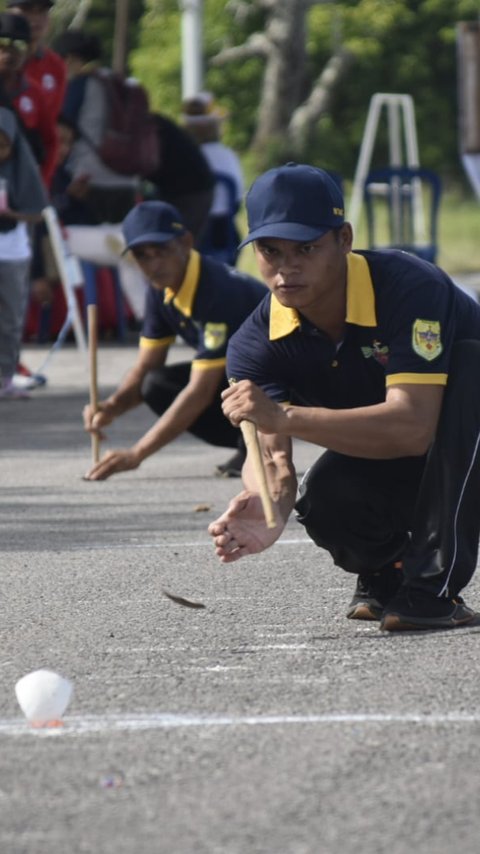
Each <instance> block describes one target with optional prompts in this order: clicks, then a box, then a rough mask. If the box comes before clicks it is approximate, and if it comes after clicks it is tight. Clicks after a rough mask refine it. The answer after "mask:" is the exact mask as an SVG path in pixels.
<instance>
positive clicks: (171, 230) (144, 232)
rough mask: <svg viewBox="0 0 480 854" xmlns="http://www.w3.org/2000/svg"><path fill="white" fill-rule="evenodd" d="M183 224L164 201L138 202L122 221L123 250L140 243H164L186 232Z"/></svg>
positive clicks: (176, 213)
mask: <svg viewBox="0 0 480 854" xmlns="http://www.w3.org/2000/svg"><path fill="white" fill-rule="evenodd" d="M186 230H187V229H186V228H185V224H184V222H183V220H182V217H181V216H180V214H179V212H178V211H177V209H176V208H174V207H173V205H167V203H166V202H140V204H138V205H136V206H135V207H134V208H132V210H131V211H129V212H128V214H127V216H126V217H125V219H124V220H123V222H122V232H123V236H124V238H125V244H126V247H125V252H127V251H128V250H129V249H133V247H134V246H138V245H139V244H140V243H166V242H167V240H173V239H174V238H175V237H180V236H181V235H182V234H185V232H186Z"/></svg>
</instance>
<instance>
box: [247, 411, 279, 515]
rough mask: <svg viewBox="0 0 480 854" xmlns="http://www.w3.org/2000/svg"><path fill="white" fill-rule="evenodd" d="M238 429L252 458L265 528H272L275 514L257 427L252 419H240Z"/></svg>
mask: <svg viewBox="0 0 480 854" xmlns="http://www.w3.org/2000/svg"><path fill="white" fill-rule="evenodd" d="M240 430H241V431H242V435H243V438H244V441H245V445H246V446H247V451H248V452H249V453H250V458H251V460H252V466H253V471H254V473H255V478H256V480H257V484H258V491H259V493H260V498H261V501H262V507H263V512H264V514H265V522H266V523H267V528H274V527H275V525H276V522H275V514H274V512H273V506H272V499H271V498H270V493H269V491H268V485H267V476H266V474H265V466H264V465H263V457H262V451H261V449H260V445H259V442H258V436H257V428H256V427H255V424H253V422H252V421H241V422H240Z"/></svg>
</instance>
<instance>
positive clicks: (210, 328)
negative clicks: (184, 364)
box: [203, 323, 228, 350]
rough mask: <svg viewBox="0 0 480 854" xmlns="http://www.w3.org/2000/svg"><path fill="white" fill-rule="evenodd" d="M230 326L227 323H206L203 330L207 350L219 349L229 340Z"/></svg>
mask: <svg viewBox="0 0 480 854" xmlns="http://www.w3.org/2000/svg"><path fill="white" fill-rule="evenodd" d="M227 333H228V327H227V324H226V323H206V324H205V329H204V331H203V341H204V343H205V347H206V348H207V350H218V349H219V348H220V347H223V345H224V344H225V342H226V340H227Z"/></svg>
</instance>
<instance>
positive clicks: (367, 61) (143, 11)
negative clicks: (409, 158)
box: [56, 0, 478, 178]
mask: <svg viewBox="0 0 480 854" xmlns="http://www.w3.org/2000/svg"><path fill="white" fill-rule="evenodd" d="M69 2H70V0H57V4H56V7H58V9H59V10H60V8H61V7H62V6H64V5H65V4H68V3H69ZM76 2H77V3H78V0H76ZM112 4H113V0H91V9H90V11H89V13H88V19H87V23H86V29H91V30H92V31H94V32H96V33H97V34H98V35H100V37H101V39H102V43H103V44H104V45H105V61H106V62H107V63H108V62H109V61H110V59H111V46H112V37H113V23H112ZM270 11H271V10H270ZM270 11H269V3H268V2H267V0H204V45H203V49H204V59H205V62H204V64H205V79H204V88H206V89H210V90H211V91H213V92H214V93H215V95H216V97H217V99H218V101H219V102H220V103H221V105H222V106H223V107H225V108H226V109H227V111H228V113H229V116H230V118H229V121H228V122H227V124H226V139H227V141H228V142H230V144H232V145H234V146H235V147H236V148H237V149H238V150H239V151H241V152H247V151H248V149H249V147H250V146H251V143H252V139H253V137H254V133H255V128H256V122H257V115H258V110H259V106H260V104H259V99H260V92H261V82H262V79H263V73H264V67H265V66H264V61H263V60H262V59H261V58H260V57H258V56H252V57H251V58H248V59H243V60H241V61H235V62H231V63H227V64H224V65H222V66H216V65H214V64H213V63H212V60H213V59H214V58H215V57H216V56H217V55H218V54H220V53H221V52H223V51H225V49H226V48H229V47H235V46H239V45H242V44H244V43H245V42H246V41H247V39H248V38H249V37H251V36H252V34H254V33H259V34H261V33H263V32H264V29H265V25H266V22H267V20H268V18H267V16H268V15H269V14H270ZM477 18H478V0H455V2H452V0H338V2H335V1H334V0H331V1H330V2H329V0H323V2H318V3H312V6H311V9H310V11H309V13H308V26H307V45H306V47H307V55H308V63H307V68H306V70H305V80H304V97H305V98H306V97H308V93H309V91H311V87H312V85H313V84H314V83H315V81H316V80H317V79H318V77H319V75H320V74H321V72H322V70H323V69H324V68H325V65H326V63H327V62H328V60H329V59H330V57H331V56H332V55H333V54H334V52H335V51H336V50H338V48H339V47H340V46H341V47H344V48H346V49H347V50H348V51H350V52H351V53H353V55H354V62H353V64H352V65H351V66H350V69H349V71H348V73H347V74H346V76H345V77H344V78H342V79H341V80H340V81H339V82H338V83H337V84H336V86H335V89H334V90H333V98H331V99H330V101H329V106H328V109H327V111H326V112H324V113H323V114H322V115H321V116H320V118H319V119H318V121H317V122H316V125H315V128H314V132H313V135H312V136H311V139H310V141H309V142H308V144H307V145H306V148H305V151H304V158H305V159H309V160H311V161H312V162H318V163H322V164H323V165H325V166H326V167H327V168H330V169H333V170H336V171H338V172H340V173H342V174H344V175H352V174H353V172H354V169H355V165H356V162H357V159H358V150H359V145H360V143H361V140H362V136H363V132H364V127H365V121H366V117H367V112H368V106H369V102H370V99H371V97H372V95H373V94H375V93H376V92H394V93H405V94H411V95H412V96H413V98H414V102H415V110H416V121H417V132H418V138H419V147H420V154H421V161H422V163H423V164H424V165H425V166H430V167H431V168H433V169H436V170H437V171H439V172H441V173H442V175H445V176H449V175H450V176H453V177H456V178H458V177H459V176H460V175H461V172H462V170H461V168H460V163H459V156H458V139H457V127H458V107H457V74H456V64H457V60H456V24H457V22H458V21H461V20H469V19H471V20H476V19H477ZM130 21H131V26H130V33H129V35H130V47H131V51H130V55H129V62H130V69H131V71H132V73H134V74H135V76H137V77H138V78H139V79H140V80H141V81H142V82H143V83H144V85H145V86H146V87H147V89H148V90H149V92H150V97H151V100H152V104H153V106H154V108H155V109H156V110H160V111H161V112H163V113H165V114H166V115H169V116H171V117H173V118H174V119H178V118H179V116H180V112H181V12H180V4H179V2H178V0H130ZM385 124H386V123H385ZM386 144H387V141H386V132H384V130H383V129H382V128H381V132H380V134H379V140H378V150H377V152H376V156H378V160H379V163H380V162H382V160H383V162H385V159H386V156H387V155H386ZM283 154H284V152H283V151H282V145H281V140H280V141H278V140H277V141H275V140H272V146H271V152H270V156H271V159H272V161H274V160H275V159H276V158H277V159H281V158H282V157H283Z"/></svg>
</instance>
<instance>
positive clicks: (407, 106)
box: [348, 92, 425, 234]
mask: <svg viewBox="0 0 480 854" xmlns="http://www.w3.org/2000/svg"><path fill="white" fill-rule="evenodd" d="M384 107H385V108H386V110H387V119H388V139H389V158H390V163H389V165H390V166H402V165H403V159H404V151H405V155H406V160H407V162H406V164H405V165H406V166H409V167H418V166H419V165H420V161H419V155H418V142H417V131H416V126H415V109H414V105H413V99H412V97H411V95H394V94H389V93H383V92H377V94H376V95H373V97H372V99H371V101H370V107H369V110H368V116H367V121H366V124H365V131H364V134H363V140H362V144H361V147H360V154H359V158H358V164H357V170H356V172H355V177H354V180H353V187H352V195H351V199H350V208H349V211H348V221H349V222H351V223H352V226H353V228H354V230H355V228H356V226H357V224H358V220H359V217H360V211H361V207H362V204H363V190H364V184H365V179H366V177H367V175H368V173H369V171H370V164H371V160H372V154H373V148H374V144H375V137H376V134H377V131H378V125H379V121H380V117H381V113H382V109H383V108H384ZM402 120H403V137H404V145H402ZM414 192H415V196H414V205H415V231H416V232H418V233H419V234H424V232H425V218H424V214H423V202H422V196H421V186H420V182H417V184H416V185H414ZM393 213H394V214H395V212H393Z"/></svg>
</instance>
